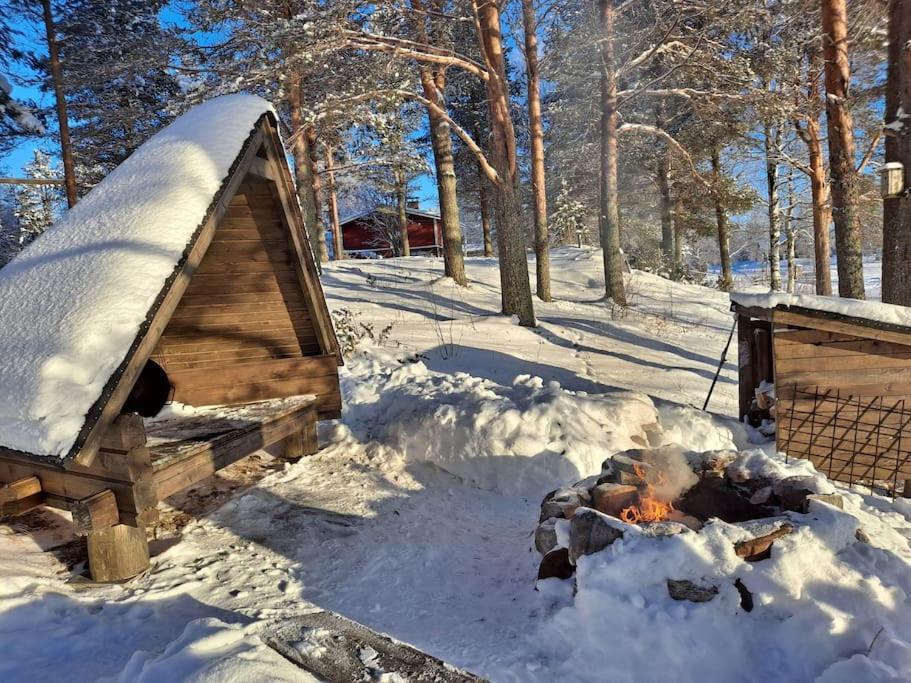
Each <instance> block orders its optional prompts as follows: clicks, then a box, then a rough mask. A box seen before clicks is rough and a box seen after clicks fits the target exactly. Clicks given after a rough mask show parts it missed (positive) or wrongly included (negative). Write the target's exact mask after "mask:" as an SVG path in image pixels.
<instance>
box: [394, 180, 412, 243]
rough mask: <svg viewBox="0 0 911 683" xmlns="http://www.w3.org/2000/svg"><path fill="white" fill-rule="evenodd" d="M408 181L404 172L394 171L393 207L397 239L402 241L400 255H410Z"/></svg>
mask: <svg viewBox="0 0 911 683" xmlns="http://www.w3.org/2000/svg"><path fill="white" fill-rule="evenodd" d="M407 202H408V183H406V182H405V173H404V171H402V170H399V169H396V171H395V208H396V215H397V217H398V224H399V240H400V241H401V242H402V256H411V243H410V242H409V241H408V206H407Z"/></svg>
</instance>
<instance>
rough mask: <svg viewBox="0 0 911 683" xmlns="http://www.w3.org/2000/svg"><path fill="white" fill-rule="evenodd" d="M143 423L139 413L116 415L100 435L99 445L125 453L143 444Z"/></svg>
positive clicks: (144, 431)
mask: <svg viewBox="0 0 911 683" xmlns="http://www.w3.org/2000/svg"><path fill="white" fill-rule="evenodd" d="M145 442H146V430H145V423H144V422H143V420H142V418H141V417H140V416H139V415H136V414H131V415H118V416H117V417H116V418H115V419H114V421H113V422H112V423H111V424H110V426H109V427H108V428H107V429H106V430H104V433H103V434H102V435H101V445H100V447H101V448H103V449H105V450H108V451H122V452H124V453H126V452H127V451H130V450H132V449H134V448H136V447H138V446H143V445H145Z"/></svg>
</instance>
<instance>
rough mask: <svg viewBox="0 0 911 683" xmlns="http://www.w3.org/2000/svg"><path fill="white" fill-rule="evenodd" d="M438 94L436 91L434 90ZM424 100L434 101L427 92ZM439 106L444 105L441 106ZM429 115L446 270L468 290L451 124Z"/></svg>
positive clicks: (431, 113)
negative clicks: (450, 131) (450, 133)
mask: <svg viewBox="0 0 911 683" xmlns="http://www.w3.org/2000/svg"><path fill="white" fill-rule="evenodd" d="M434 92H436V91H435V90H434ZM424 96H425V97H427V99H430V98H429V97H428V96H427V94H426V91H425V95H424ZM436 103H437V104H440V103H439V102H436ZM440 106H442V105H440ZM427 115H428V117H429V118H430V139H431V147H432V148H433V159H434V166H435V167H436V175H437V191H438V194H439V200H440V221H441V223H442V228H443V229H442V234H443V267H444V269H445V272H446V275H448V276H449V277H451V278H452V279H453V280H454V281H455V282H456V284H459V285H462V286H463V287H464V286H466V285H468V276H467V275H466V274H465V258H464V253H463V250H462V226H461V223H460V220H459V198H458V194H457V188H456V173H455V160H454V159H453V157H452V139H451V137H450V135H449V124H448V123H447V122H446V121H445V120H444V119H442V118H441V117H439V116H437V115H436V114H434V113H433V112H431V111H428V112H427Z"/></svg>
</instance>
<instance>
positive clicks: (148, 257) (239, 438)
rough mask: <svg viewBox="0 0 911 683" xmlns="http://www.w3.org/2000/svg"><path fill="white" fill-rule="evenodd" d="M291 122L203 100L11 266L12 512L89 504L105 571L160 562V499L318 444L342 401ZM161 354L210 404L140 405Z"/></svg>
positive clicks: (2, 279)
mask: <svg viewBox="0 0 911 683" xmlns="http://www.w3.org/2000/svg"><path fill="white" fill-rule="evenodd" d="M277 127H278V122H277V119H276V117H275V115H274V113H273V111H272V109H271V107H270V106H269V105H268V103H267V102H265V101H264V100H262V99H260V98H258V97H254V96H251V95H232V96H227V97H222V98H217V99H215V100H212V101H210V102H207V103H205V104H203V105H200V106H198V107H196V108H194V109H193V110H191V111H190V112H188V113H187V114H185V115H183V116H182V117H180V118H179V119H177V120H176V121H175V122H174V123H172V124H171V125H170V126H168V127H167V128H165V129H164V130H163V131H161V132H160V133H158V134H157V135H155V136H154V137H153V138H151V139H150V140H149V141H148V142H147V143H145V144H144V145H143V146H142V147H140V148H139V149H138V150H137V151H136V152H134V153H133V155H132V156H131V157H130V158H129V159H127V160H126V161H125V162H124V163H123V164H122V165H121V166H120V167H118V168H117V169H116V170H115V171H114V172H113V173H111V174H110V175H109V176H108V177H107V178H106V179H105V180H104V181H103V182H102V183H100V184H99V185H98V186H97V187H95V188H94V189H93V190H92V191H91V192H89V194H88V195H87V196H86V197H85V198H83V200H82V201H81V202H80V203H79V204H78V205H77V206H76V207H74V208H73V209H72V210H70V211H69V212H68V213H67V214H66V215H65V216H64V217H63V218H62V219H61V221H59V222H58V224H56V225H55V226H54V227H52V228H51V229H50V230H49V231H48V232H47V233H45V234H44V235H42V236H41V237H40V238H39V239H38V240H36V241H35V242H34V243H33V244H32V245H30V246H29V247H28V248H27V249H26V250H24V251H23V253H22V254H20V256H19V257H17V258H16V259H15V260H14V261H13V262H12V263H11V264H10V265H8V266H7V267H5V268H4V269H3V270H2V271H0V344H2V348H3V361H2V362H0V397H2V400H0V485H2V486H0V513H2V514H16V513H20V512H23V511H25V510H28V509H31V508H33V507H35V506H37V505H50V506H55V507H60V508H64V509H69V510H71V511H72V512H73V518H74V523H75V525H76V527H77V530H79V531H80V532H81V533H84V534H85V535H87V537H88V545H89V559H90V565H91V566H90V568H91V572H92V575H93V577H94V578H95V579H96V580H116V579H122V578H126V577H129V576H132V575H135V574H136V573H138V572H139V571H141V570H142V569H143V568H145V567H146V566H147V565H148V560H149V555H148V546H147V543H146V538H145V530H144V527H145V526H146V525H148V524H149V523H151V522H153V521H154V520H155V519H156V518H157V512H156V506H157V504H158V502H159V501H160V500H162V499H164V498H166V497H168V496H170V495H171V494H173V493H175V492H177V491H179V490H181V489H183V488H186V487H188V486H191V485H192V484H194V483H195V482H197V481H199V480H201V479H203V478H205V477H208V476H210V475H211V474H212V473H214V472H215V471H216V470H218V469H220V468H222V467H225V466H226V465H228V464H230V463H232V462H234V461H236V460H238V459H240V458H242V457H245V456H247V455H249V454H251V453H253V452H255V451H257V450H259V449H260V448H263V447H266V446H270V445H272V444H279V445H281V448H280V449H279V448H277V449H276V450H280V451H281V452H282V453H283V454H284V455H285V456H286V457H291V458H295V457H299V456H301V455H304V454H307V453H312V452H313V451H315V449H316V447H317V443H316V421H317V419H318V418H336V417H339V416H340V413H341V395H340V391H339V383H338V367H339V366H340V365H341V364H342V361H341V356H340V353H339V347H338V342H337V340H336V337H335V332H334V330H333V326H332V321H331V317H330V315H329V311H328V309H327V307H326V302H325V299H324V297H323V292H322V289H321V286H320V282H319V279H318V275H317V271H316V268H315V265H314V262H313V257H312V254H311V252H310V249H309V246H308V243H307V241H306V238H305V231H304V225H303V221H302V217H301V213H300V208H299V205H298V202H297V200H296V196H295V188H294V184H293V182H292V179H291V174H290V173H289V170H288V165H287V161H286V158H285V154H284V149H283V146H282V142H281V140H280V138H279V135H278V132H277ZM155 363H157V367H160V368H162V369H163V370H164V372H165V373H166V375H167V380H168V381H167V384H166V385H165V386H166V387H167V386H168V385H169V391H170V399H171V400H172V401H174V402H177V403H179V404H184V405H185V406H190V407H191V408H181V409H180V410H172V411H171V412H172V413H173V415H172V416H171V417H168V418H160V417H155V418H151V419H143V418H142V417H141V416H140V415H138V414H136V413H135V412H130V410H131V409H132V408H131V407H132V406H135V405H139V404H141V403H142V399H143V396H142V395H141V394H142V393H143V392H146V393H147V392H148V391H149V386H148V383H147V382H145V380H144V378H145V377H146V376H147V375H148V373H149V372H150V370H151V369H156V366H155V365H154V364H155ZM160 375H161V373H160V371H158V376H159V377H160ZM152 376H155V373H154V372H153V373H152ZM137 402H138V403H137Z"/></svg>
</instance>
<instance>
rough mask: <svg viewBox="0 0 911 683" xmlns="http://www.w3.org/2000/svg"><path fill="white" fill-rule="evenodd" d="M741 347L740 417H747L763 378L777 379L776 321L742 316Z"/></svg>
mask: <svg viewBox="0 0 911 683" xmlns="http://www.w3.org/2000/svg"><path fill="white" fill-rule="evenodd" d="M737 349H738V350H737V356H738V360H737V367H738V375H739V377H738V382H739V387H740V390H739V405H740V419H743V417H744V416H745V415H747V414H748V413H749V412H750V404H751V403H752V402H753V398H754V397H755V395H756V394H755V390H756V388H757V387H758V386H759V385H760V384H761V383H762V381H763V380H766V381H768V382H772V381H774V373H773V370H772V323H770V322H769V321H768V320H753V319H752V318H750V316H749V315H738V316H737Z"/></svg>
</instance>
